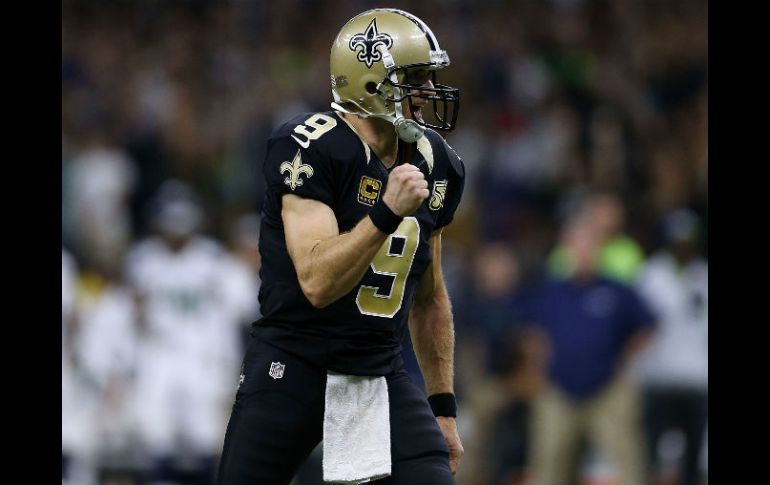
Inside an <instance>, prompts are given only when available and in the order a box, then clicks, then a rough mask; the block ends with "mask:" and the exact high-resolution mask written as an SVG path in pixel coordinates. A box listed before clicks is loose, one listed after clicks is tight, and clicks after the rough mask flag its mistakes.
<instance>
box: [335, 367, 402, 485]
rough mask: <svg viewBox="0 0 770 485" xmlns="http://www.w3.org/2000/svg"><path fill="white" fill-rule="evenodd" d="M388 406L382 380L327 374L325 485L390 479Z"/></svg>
mask: <svg viewBox="0 0 770 485" xmlns="http://www.w3.org/2000/svg"><path fill="white" fill-rule="evenodd" d="M390 465H391V464H390V406H389V403H388V383H387V381H386V380H385V378H384V377H367V376H350V375H344V374H336V373H332V372H329V373H328V375H327V376H326V406H325V408H324V434H323V472H324V481H325V482H335V483H345V484H358V483H366V482H369V481H372V480H378V479H380V478H384V477H387V476H389V475H390Z"/></svg>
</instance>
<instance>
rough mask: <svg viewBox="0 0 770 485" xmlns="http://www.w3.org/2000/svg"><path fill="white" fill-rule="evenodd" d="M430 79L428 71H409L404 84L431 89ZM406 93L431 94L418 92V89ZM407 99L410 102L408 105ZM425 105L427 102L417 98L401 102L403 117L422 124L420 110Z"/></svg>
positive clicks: (413, 97) (430, 75)
mask: <svg viewBox="0 0 770 485" xmlns="http://www.w3.org/2000/svg"><path fill="white" fill-rule="evenodd" d="M432 77H433V76H432V74H431V71H430V70H428V69H410V70H409V71H408V72H407V75H406V79H405V82H406V83H408V84H419V85H421V86H425V87H426V88H432V87H433V81H432ZM408 92H409V94H420V93H423V94H426V95H430V94H432V92H426V91H420V90H418V89H410V90H409V91H408ZM409 99H411V100H412V102H411V104H410V103H409ZM426 104H428V100H427V99H425V98H421V97H418V96H412V97H411V98H407V99H405V100H403V101H402V106H403V110H404V116H405V117H406V118H409V119H413V120H416V121H418V122H422V121H423V118H422V111H421V108H422V107H423V106H425V105H426Z"/></svg>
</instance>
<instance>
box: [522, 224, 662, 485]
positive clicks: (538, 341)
mask: <svg viewBox="0 0 770 485" xmlns="http://www.w3.org/2000/svg"><path fill="white" fill-rule="evenodd" d="M600 237H601V235H600V234H598V233H597V232H596V231H595V230H594V227H593V226H592V225H591V224H590V223H589V221H587V220H586V219H582V218H578V219H577V220H576V221H573V222H571V223H570V224H569V225H568V226H567V228H566V231H565V235H564V241H563V243H564V248H565V251H566V256H567V258H568V261H569V263H570V265H571V267H573V268H574V272H573V273H572V275H571V277H570V278H569V279H550V280H547V281H546V282H544V283H543V284H542V285H541V286H538V287H536V288H535V289H534V290H533V291H532V293H531V294H530V295H529V297H528V298H527V299H526V306H525V308H526V310H525V313H526V314H527V316H528V317H529V320H531V321H532V322H533V323H534V327H533V330H537V331H539V333H534V334H533V336H532V337H530V338H528V339H527V342H526V347H527V348H529V349H530V350H529V354H530V355H531V356H532V357H536V358H537V359H538V360H539V359H543V360H545V361H546V362H547V376H546V384H545V387H544V388H543V390H542V392H540V393H539V394H538V396H537V398H536V399H535V401H534V406H533V420H532V433H533V435H532V439H533V449H532V460H531V465H532V472H533V474H534V478H535V482H536V483H537V484H538V485H566V484H570V483H576V479H577V476H576V472H577V467H579V465H580V464H581V457H582V456H581V454H580V453H579V445H580V442H581V440H582V439H583V437H586V438H587V439H588V440H589V443H590V444H591V445H594V446H597V447H598V448H599V449H600V450H601V451H602V452H604V453H605V454H606V455H607V456H609V457H611V459H612V460H613V461H614V463H615V465H616V466H617V467H618V468H619V471H620V476H621V477H622V483H623V484H624V485H642V484H646V483H647V481H646V476H645V464H646V463H645V456H644V445H643V439H642V434H641V428H640V422H639V421H638V420H639V418H640V416H639V409H638V408H639V404H640V403H639V402H638V396H637V389H636V388H635V387H634V386H633V384H632V383H631V381H630V380H629V378H628V373H627V369H628V366H629V363H630V362H631V359H632V358H633V356H634V355H635V354H636V352H638V351H639V349H640V348H641V346H642V345H643V344H644V342H645V340H646V339H648V338H649V333H650V331H651V329H652V324H653V316H652V315H651V313H650V312H649V310H648V309H647V308H646V306H645V305H644V304H643V303H642V302H641V301H640V299H639V298H638V297H637V295H636V294H635V293H634V292H633V291H632V289H630V288H629V287H626V286H625V285H622V284H620V283H618V282H616V281H613V280H610V279H608V278H605V277H603V276H600V275H599V274H597V271H596V265H597V259H598V255H599V251H600V247H601V246H600V245H601V239H600ZM543 350H545V351H543ZM537 364H538V362H537V361H535V363H534V364H533V365H537Z"/></svg>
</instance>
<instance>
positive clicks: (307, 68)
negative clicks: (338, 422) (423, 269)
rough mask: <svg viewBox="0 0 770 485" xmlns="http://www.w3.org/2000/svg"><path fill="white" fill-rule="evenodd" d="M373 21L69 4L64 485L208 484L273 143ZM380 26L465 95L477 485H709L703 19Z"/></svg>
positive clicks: (457, 135)
mask: <svg viewBox="0 0 770 485" xmlns="http://www.w3.org/2000/svg"><path fill="white" fill-rule="evenodd" d="M377 6H384V5H380V4H375V3H372V2H370V1H363V0H358V1H342V0H327V1H319V0H286V1H282V2H261V1H254V2H252V1H236V0H230V1H222V2H214V1H206V0H189V1H184V2H181V1H164V2H158V1H152V0H136V1H134V2H98V1H87V0H67V1H64V2H63V6H62V246H63V249H62V480H63V483H71V484H86V485H88V484H91V483H150V482H153V483H161V482H166V483H174V481H176V482H180V483H210V482H207V481H206V480H210V478H207V477H211V476H212V474H213V470H214V468H215V466H216V460H217V453H218V452H219V451H220V448H221V441H222V439H223V436H224V426H225V425H226V418H227V416H228V414H229V406H230V404H231V402H232V397H233V396H234V393H235V390H236V388H237V385H238V375H239V366H240V359H241V357H242V354H243V343H244V341H245V339H246V338H247V334H248V330H249V324H250V323H251V322H252V321H254V320H255V319H257V318H258V317H259V305H258V302H257V299H256V295H257V292H258V288H259V273H258V271H259V265H260V261H259V254H258V252H257V246H258V234H259V213H260V209H261V204H262V198H263V194H264V192H263V191H264V183H263V179H262V174H261V164H262V160H263V157H264V154H265V143H266V141H267V138H268V136H269V134H270V131H271V130H272V129H273V128H274V127H276V126H277V125H279V124H280V123H282V122H283V121H285V120H287V119H288V118H290V117H292V116H294V115H295V114H298V113H301V112H305V111H315V110H327V109H329V102H330V101H331V96H330V85H329V82H328V79H329V74H328V62H329V48H330V46H331V42H332V40H333V38H334V36H335V35H336V33H337V31H338V30H339V28H340V27H341V26H342V25H343V24H344V23H345V22H346V21H347V20H348V19H349V18H350V17H352V16H353V15H355V14H356V13H358V12H360V11H363V10H366V9H368V8H373V7H377ZM387 6H390V7H396V8H403V9H405V10H407V11H410V12H412V13H414V14H416V15H417V16H419V17H421V18H422V19H423V20H425V21H426V23H427V24H428V25H430V26H431V28H432V30H433V32H434V33H435V34H436V36H437V38H438V39H439V41H440V43H441V45H442V47H443V48H444V49H446V50H447V51H448V53H449V55H450V58H451V61H452V65H451V66H450V67H449V68H447V69H445V70H444V71H442V72H440V74H439V82H441V83H443V84H448V85H452V86H455V87H459V88H460V92H461V100H462V106H461V110H460V117H459V123H458V128H457V129H456V130H455V131H453V132H451V133H449V134H448V135H447V140H448V142H449V143H450V144H451V145H452V146H453V147H454V148H455V149H456V150H457V152H458V153H459V154H460V156H461V157H462V158H463V161H464V163H465V165H466V170H467V181H466V192H465V194H464V197H463V201H462V204H461V205H460V208H459V210H458V213H457V217H456V219H455V222H453V224H452V225H451V226H449V227H448V228H447V230H446V231H445V233H444V234H445V236H444V247H445V249H444V251H445V254H444V261H443V263H444V274H445V277H446V279H447V286H448V288H449V291H450V294H451V297H452V302H453V306H454V315H455V325H456V332H457V339H456V340H457V357H456V362H457V376H456V380H457V382H456V392H457V396H458V402H459V405H460V417H459V425H460V433H461V436H462V438H463V442H464V445H465V449H466V453H467V454H466V456H465V458H464V459H463V462H462V463H461V466H460V470H459V472H458V483H461V484H469V485H482V484H506V485H513V484H520V483H544V484H555V485H569V484H570V483H588V482H589V481H590V483H602V484H608V485H609V484H621V483H622V484H634V483H650V484H674V483H681V484H700V483H703V480H704V479H705V477H706V475H707V473H706V472H707V467H706V452H707V445H706V442H707V439H706V422H707V387H708V385H707V384H708V374H707V366H708V352H707V338H708V265H707V261H708V246H707V230H708V203H707V202H708V186H707V178H708V177H707V175H708V169H707V165H708V161H707V160H708V153H707V149H708V144H707V110H708V75H707V68H708V57H707V54H708V38H707V35H708V31H707V21H708V6H707V3H706V2H705V1H703V0H699V1H698V0H676V1H661V0H596V1H592V0H531V1H525V2H511V1H504V0H490V1H487V2H473V1H470V0H430V1H425V2H419V3H414V4H410V3H407V2H404V1H393V2H389V3H388V4H387ZM405 348H406V354H407V358H406V361H407V362H408V363H409V366H410V369H411V372H412V374H413V377H414V379H415V380H417V381H418V382H419V381H420V379H421V378H420V375H419V369H418V368H417V366H416V364H415V362H414V359H413V357H411V356H410V355H411V354H410V350H409V342H408V341H407V342H405ZM190 375H196V376H202V375H203V376H206V378H205V379H197V380H193V379H190V377H189V376H190ZM316 458H317V456H316ZM311 462H312V460H311ZM318 469H319V470H320V467H319V468H318ZM315 471H316V470H315V469H314V468H313V466H312V464H309V465H308V468H307V469H306V470H303V473H302V475H301V477H298V479H297V485H310V484H311V483H320V482H319V481H318V476H317V473H315ZM195 480H198V481H195ZM536 480H539V481H536ZM581 480H582V481H581ZM533 481H536V482H533Z"/></svg>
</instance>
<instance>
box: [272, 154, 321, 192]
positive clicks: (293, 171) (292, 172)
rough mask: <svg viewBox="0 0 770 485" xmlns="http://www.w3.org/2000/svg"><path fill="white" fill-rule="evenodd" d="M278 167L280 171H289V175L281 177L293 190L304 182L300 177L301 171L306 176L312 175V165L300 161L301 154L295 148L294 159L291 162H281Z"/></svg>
mask: <svg viewBox="0 0 770 485" xmlns="http://www.w3.org/2000/svg"><path fill="white" fill-rule="evenodd" d="M279 168H280V170H281V173H284V172H289V176H288V177H286V178H285V179H283V183H285V184H286V185H288V186H289V188H291V190H294V189H296V188H297V187H299V186H300V185H302V184H304V183H305V181H304V180H302V179H301V178H300V175H302V174H303V173H304V174H305V175H306V176H307V178H310V177H312V176H313V167H311V166H310V165H308V164H306V163H302V155H300V152H299V150H297V154H296V155H294V159H293V160H292V161H291V163H289V162H283V163H282V164H281V166H280V167H279Z"/></svg>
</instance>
